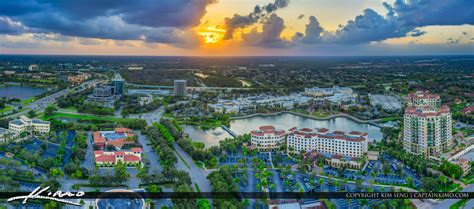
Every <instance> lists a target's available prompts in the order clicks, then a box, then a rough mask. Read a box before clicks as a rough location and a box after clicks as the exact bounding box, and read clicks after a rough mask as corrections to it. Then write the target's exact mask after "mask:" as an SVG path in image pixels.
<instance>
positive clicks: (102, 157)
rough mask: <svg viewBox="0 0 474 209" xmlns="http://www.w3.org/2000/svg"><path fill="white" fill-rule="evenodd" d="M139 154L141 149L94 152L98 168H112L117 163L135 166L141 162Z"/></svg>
mask: <svg viewBox="0 0 474 209" xmlns="http://www.w3.org/2000/svg"><path fill="white" fill-rule="evenodd" d="M141 154H142V149H141V148H132V149H130V150H123V151H103V150H96V151H94V157H95V163H96V164H97V165H99V166H112V165H115V164H117V163H119V162H121V163H124V164H126V165H136V164H138V163H140V162H141V160H142V157H141Z"/></svg>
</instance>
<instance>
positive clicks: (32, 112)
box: [28, 110, 36, 118]
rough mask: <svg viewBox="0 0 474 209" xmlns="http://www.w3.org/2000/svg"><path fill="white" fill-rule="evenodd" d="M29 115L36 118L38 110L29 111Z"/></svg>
mask: <svg viewBox="0 0 474 209" xmlns="http://www.w3.org/2000/svg"><path fill="white" fill-rule="evenodd" d="M28 116H29V117H30V118H34V117H35V116H36V111H34V110H30V111H28Z"/></svg>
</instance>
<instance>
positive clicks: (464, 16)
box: [293, 0, 474, 44]
mask: <svg viewBox="0 0 474 209" xmlns="http://www.w3.org/2000/svg"><path fill="white" fill-rule="evenodd" d="M383 6H384V7H385V8H386V9H387V10H388V12H387V14H386V15H385V16H382V15H380V14H378V13H377V12H375V11H374V10H372V9H366V10H364V12H363V14H361V15H358V16H356V17H355V18H354V20H349V21H348V22H347V23H346V24H345V25H342V26H341V27H340V28H339V29H338V30H337V31H336V32H335V33H323V34H322V35H321V36H318V35H317V34H321V32H322V31H323V30H324V29H322V28H319V27H317V26H316V24H314V20H311V19H310V23H309V24H308V25H306V31H305V33H304V34H303V33H296V34H295V35H294V37H293V40H297V41H299V42H303V43H334V44H361V43H369V42H374V41H383V40H386V39H390V38H400V37H406V36H412V37H418V36H422V35H424V34H425V33H426V32H425V31H422V30H420V29H418V28H419V27H424V26H431V25H463V24H471V25H472V24H474V9H473V8H474V1H472V0H419V1H408V2H405V1H403V0H397V1H396V2H395V3H394V4H393V5H390V4H388V3H386V2H384V3H383ZM318 26H319V24H318ZM303 40H306V41H303Z"/></svg>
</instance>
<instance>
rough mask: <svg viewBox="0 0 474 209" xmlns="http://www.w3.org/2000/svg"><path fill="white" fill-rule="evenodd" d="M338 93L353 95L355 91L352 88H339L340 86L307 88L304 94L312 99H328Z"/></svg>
mask: <svg viewBox="0 0 474 209" xmlns="http://www.w3.org/2000/svg"><path fill="white" fill-rule="evenodd" d="M337 93H340V94H353V93H354V91H353V90H352V88H350V87H339V86H333V87H332V88H319V87H313V88H305V90H304V93H303V94H304V95H306V96H311V97H327V96H332V95H334V94H337Z"/></svg>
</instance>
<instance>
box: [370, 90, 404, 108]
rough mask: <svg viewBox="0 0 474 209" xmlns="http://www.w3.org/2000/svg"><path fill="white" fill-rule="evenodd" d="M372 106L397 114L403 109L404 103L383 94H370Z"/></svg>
mask: <svg viewBox="0 0 474 209" xmlns="http://www.w3.org/2000/svg"><path fill="white" fill-rule="evenodd" d="M369 99H370V105H372V107H381V108H382V109H383V110H385V111H387V112H397V111H400V110H401V108H402V103H401V102H400V100H399V99H398V98H397V97H395V96H390V95H383V94H373V95H372V94H369Z"/></svg>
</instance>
